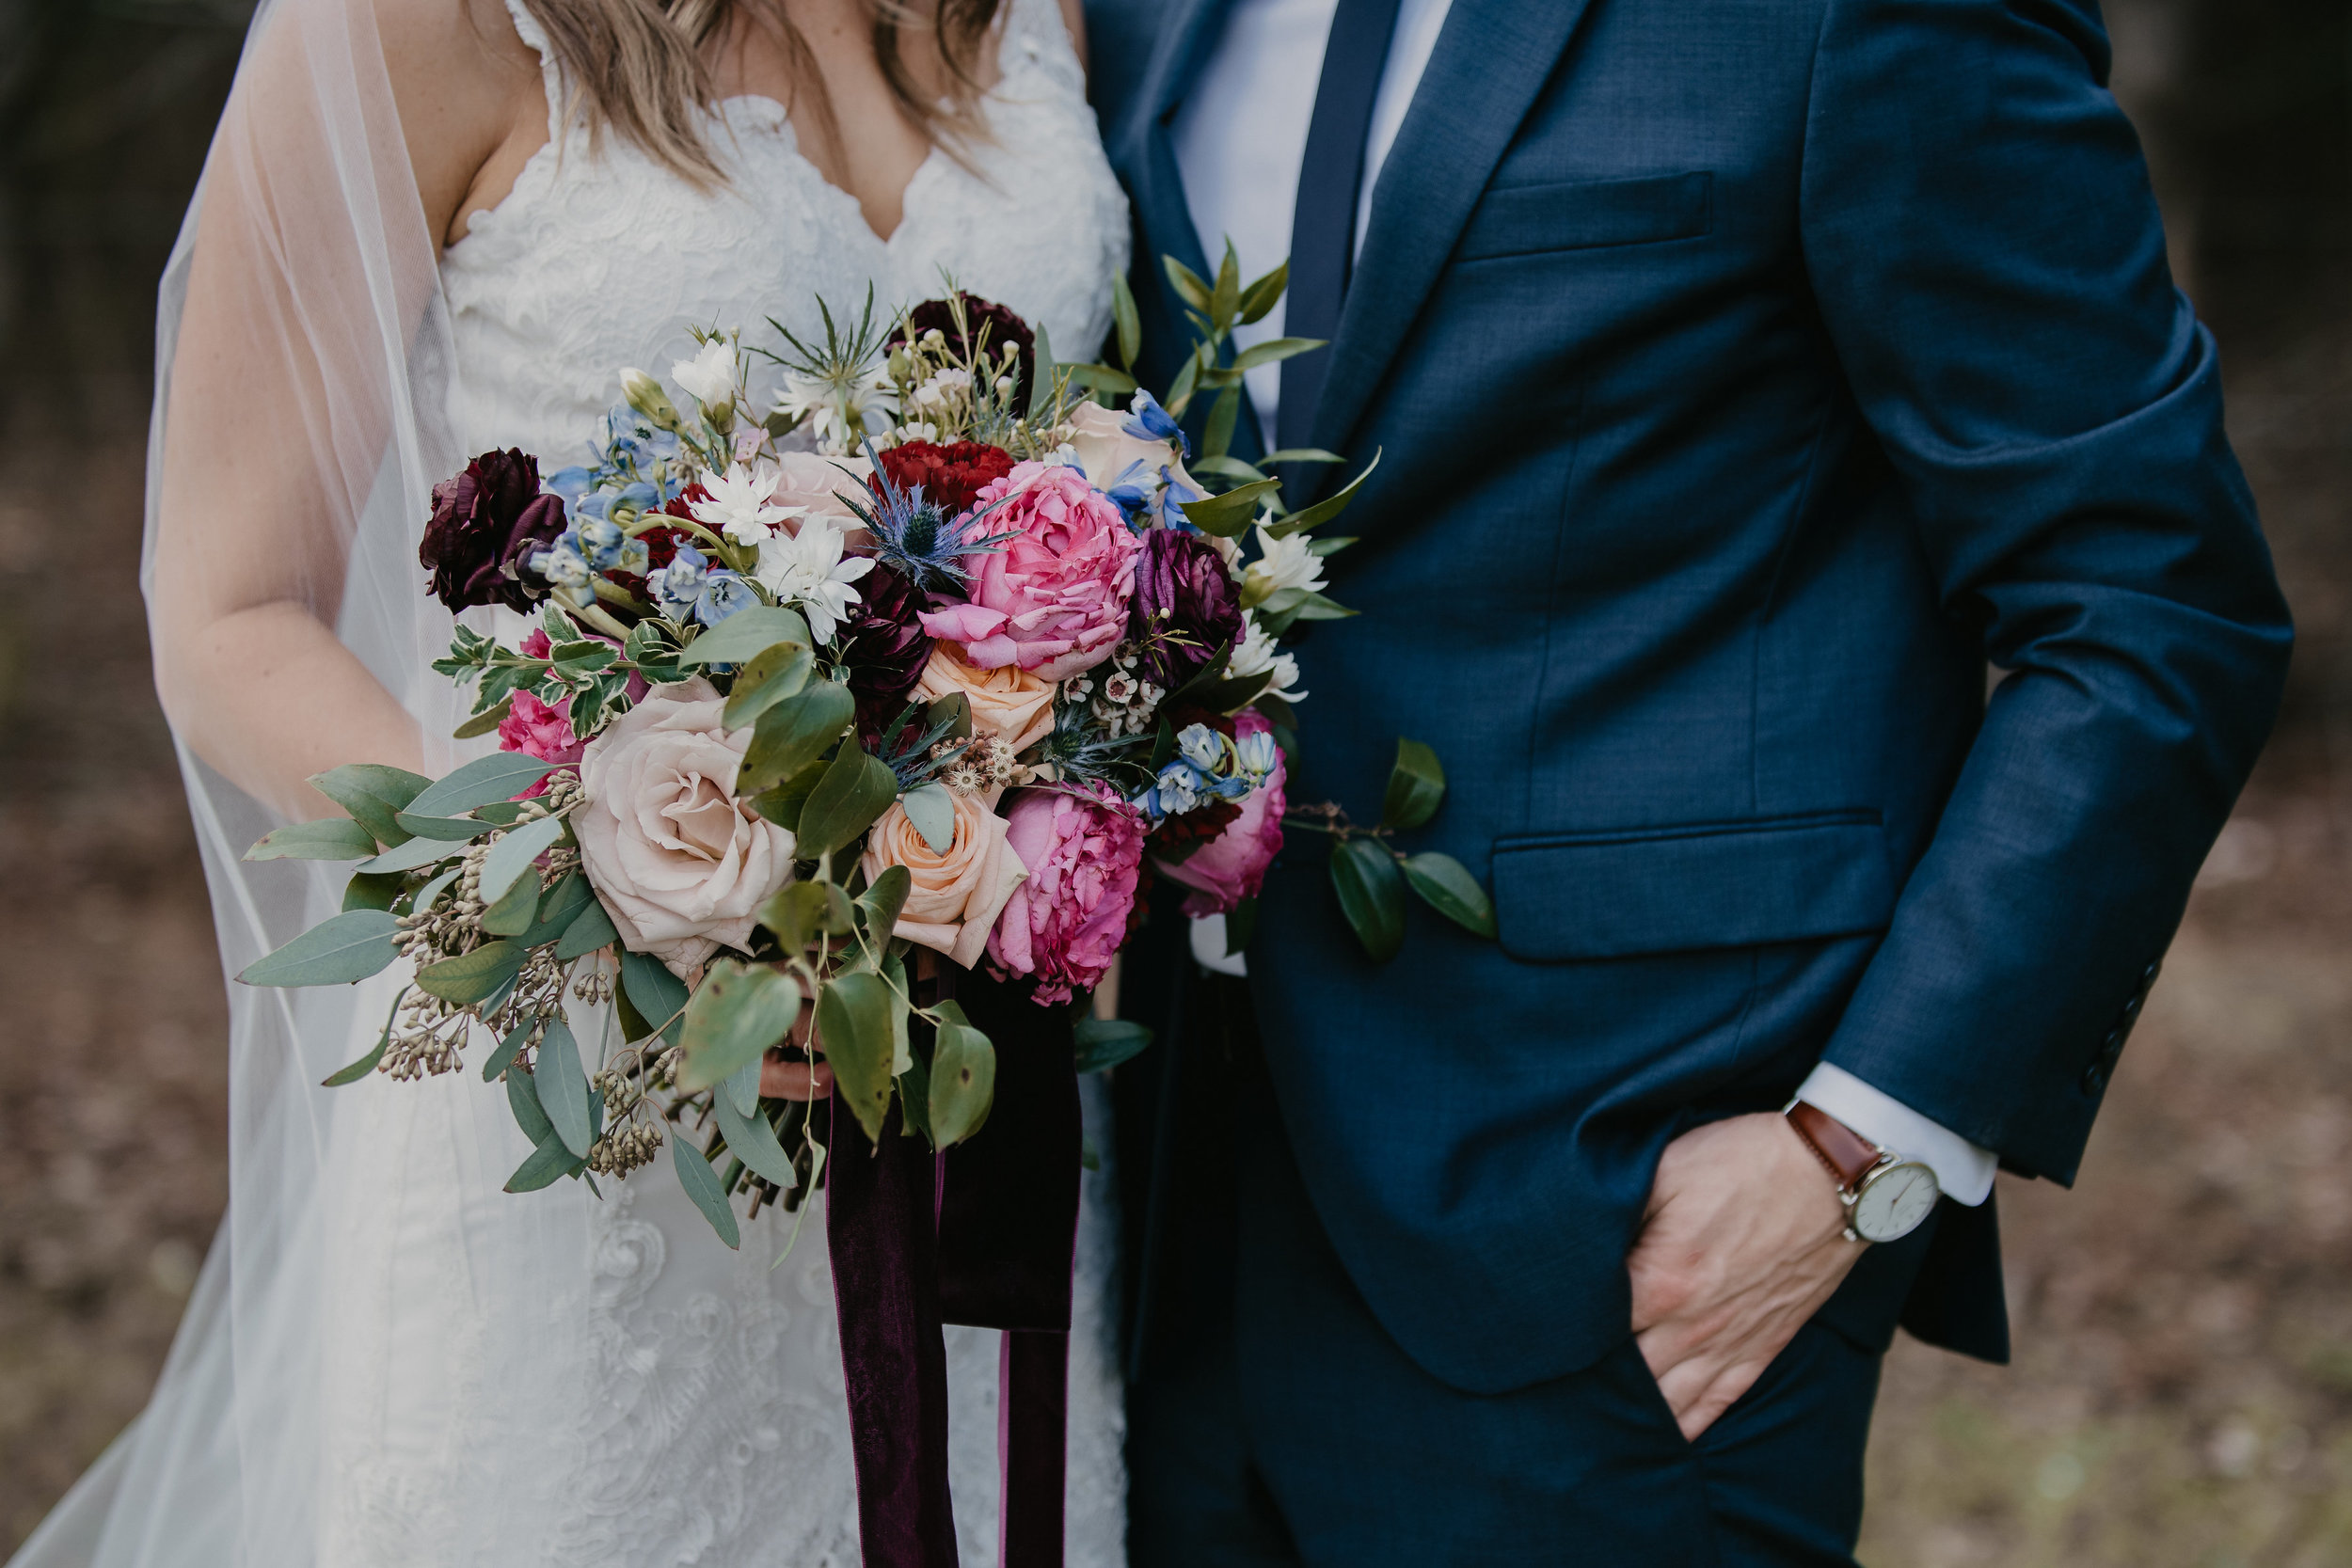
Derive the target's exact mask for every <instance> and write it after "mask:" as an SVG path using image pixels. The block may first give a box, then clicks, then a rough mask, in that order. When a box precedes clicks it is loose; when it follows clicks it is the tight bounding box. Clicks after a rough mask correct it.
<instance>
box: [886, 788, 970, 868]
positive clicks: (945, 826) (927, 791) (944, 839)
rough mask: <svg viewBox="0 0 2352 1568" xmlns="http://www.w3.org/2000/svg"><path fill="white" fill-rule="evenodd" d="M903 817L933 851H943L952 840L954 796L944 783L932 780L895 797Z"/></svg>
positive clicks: (954, 832)
mask: <svg viewBox="0 0 2352 1568" xmlns="http://www.w3.org/2000/svg"><path fill="white" fill-rule="evenodd" d="M898 804H899V805H900V806H901V807H902V808H903V809H904V810H905V812H906V814H907V820H908V821H909V822H912V823H914V831H915V832H918V833H921V834H922V835H923V842H924V843H925V844H927V845H929V846H930V851H931V853H932V854H934V855H944V854H946V852H947V851H948V850H949V849H950V848H951V847H954V845H955V842H956V798H955V797H954V796H953V795H950V794H949V793H948V792H947V786H946V784H939V783H937V782H933V783H931V784H924V785H923V786H921V787H920V788H918V789H910V790H908V791H907V792H906V793H905V794H904V795H901V796H900V797H898Z"/></svg>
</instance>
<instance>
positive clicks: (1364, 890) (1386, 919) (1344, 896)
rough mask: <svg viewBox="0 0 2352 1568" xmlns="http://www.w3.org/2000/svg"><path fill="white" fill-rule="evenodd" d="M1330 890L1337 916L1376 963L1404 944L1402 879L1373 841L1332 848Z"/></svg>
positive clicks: (1388, 855)
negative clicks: (1337, 907)
mask: <svg viewBox="0 0 2352 1568" xmlns="http://www.w3.org/2000/svg"><path fill="white" fill-rule="evenodd" d="M1331 886H1332V888H1333V890H1334V891H1336V892H1337V893H1338V894H1339V895H1340V912H1341V913H1343V914H1344V915H1345V916H1347V924H1348V925H1349V927H1352V928H1353V929H1354V930H1355V932H1356V940H1357V941H1359V942H1362V943H1363V944H1364V951H1365V952H1366V953H1368V954H1370V955H1371V956H1372V960H1373V961H1374V962H1375V963H1387V962H1388V961H1389V960H1390V959H1391V958H1395V957H1396V953H1397V949H1398V948H1399V947H1401V946H1403V945H1404V943H1405V878H1404V874H1403V873H1402V872H1400V871H1399V870H1398V869H1397V864H1396V858H1395V857H1394V856H1393V855H1392V854H1391V853H1390V851H1389V849H1388V848H1387V847H1386V846H1384V845H1382V844H1381V843H1380V842H1379V841H1378V840H1376V839H1373V838H1347V839H1342V840H1341V841H1340V842H1339V843H1338V844H1336V845H1334V846H1332V848H1331Z"/></svg>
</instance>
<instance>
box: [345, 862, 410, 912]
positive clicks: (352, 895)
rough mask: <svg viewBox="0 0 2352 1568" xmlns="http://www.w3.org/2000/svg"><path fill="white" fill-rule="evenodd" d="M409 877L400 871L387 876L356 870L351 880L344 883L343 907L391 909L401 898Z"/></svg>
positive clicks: (348, 908)
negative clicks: (402, 874) (401, 891)
mask: <svg viewBox="0 0 2352 1568" xmlns="http://www.w3.org/2000/svg"><path fill="white" fill-rule="evenodd" d="M407 885H408V879H406V878H405V877H403V876H401V875H400V874H399V873H398V872H393V873H391V874H389V875H387V876H371V875H370V874H369V873H367V872H365V871H355V872H353V873H352V874H351V880H350V881H348V882H345V883H344V884H343V908H344V909H347V910H389V909H390V908H391V907H392V906H393V905H394V904H395V903H397V902H399V900H400V890H401V889H402V888H404V887H406V886H407Z"/></svg>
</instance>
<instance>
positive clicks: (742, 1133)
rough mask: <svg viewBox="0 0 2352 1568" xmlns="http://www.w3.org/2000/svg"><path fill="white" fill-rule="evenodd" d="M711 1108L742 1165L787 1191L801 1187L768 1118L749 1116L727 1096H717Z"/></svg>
mask: <svg viewBox="0 0 2352 1568" xmlns="http://www.w3.org/2000/svg"><path fill="white" fill-rule="evenodd" d="M711 1104H712V1109H713V1110H714V1111H715V1112H716V1113H717V1115H718V1117H719V1132H720V1135H721V1136H723V1137H724V1138H725V1139H726V1141H727V1152H728V1153H730V1154H732V1155H734V1156H735V1157H736V1158H737V1159H739V1160H740V1161H742V1162H743V1166H744V1168H745V1169H746V1170H749V1171H750V1172H751V1173H752V1174H753V1175H755V1176H758V1177H761V1178H764V1179H765V1180H770V1181H772V1182H774V1183H775V1184H776V1185H777V1186H779V1187H782V1188H785V1189H786V1190H787V1191H789V1190H790V1189H791V1188H794V1187H797V1186H799V1185H800V1184H801V1178H800V1173H799V1172H798V1171H795V1170H794V1169H793V1168H792V1156H791V1155H789V1154H787V1153H786V1152H785V1148H784V1145H783V1144H782V1143H780V1142H779V1141H777V1138H776V1130H775V1129H774V1128H773V1127H771V1126H770V1125H769V1123H768V1118H767V1117H764V1116H762V1115H760V1114H759V1112H758V1111H757V1110H756V1109H754V1110H753V1111H751V1112H749V1113H748V1114H747V1113H745V1112H743V1111H741V1110H739V1109H738V1108H737V1106H736V1104H735V1101H733V1100H732V1099H731V1098H729V1097H728V1096H726V1095H724V1094H721V1095H718V1096H715V1097H714V1098H713V1100H712V1101H711Z"/></svg>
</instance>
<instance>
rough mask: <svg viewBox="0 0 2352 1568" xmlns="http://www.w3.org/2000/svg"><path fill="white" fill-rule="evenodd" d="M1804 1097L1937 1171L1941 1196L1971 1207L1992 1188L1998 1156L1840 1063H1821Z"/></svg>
mask: <svg viewBox="0 0 2352 1568" xmlns="http://www.w3.org/2000/svg"><path fill="white" fill-rule="evenodd" d="M1794 1098H1796V1099H1798V1100H1802V1101H1804V1102H1805V1103H1806V1104H1808V1105H1811V1106H1814V1107H1816V1108H1818V1109H1820V1110H1821V1111H1823V1112H1825V1113H1827V1114H1828V1115H1829V1116H1831V1117H1836V1119H1837V1120H1838V1121H1840V1122H1842V1123H1844V1124H1845V1125H1846V1126H1848V1127H1850V1128H1851V1129H1853V1131H1854V1132H1858V1133H1860V1134H1861V1135H1862V1136H1863V1137H1865V1138H1867V1139H1868V1140H1869V1141H1870V1142H1872V1143H1874V1144H1877V1145H1879V1146H1880V1147H1882V1148H1888V1149H1892V1150H1894V1151H1895V1152H1896V1153H1898V1154H1899V1155H1901V1156H1902V1157H1903V1158H1905V1159H1907V1160H1916V1161H1918V1162H1919V1163H1920V1164H1923V1165H1925V1166H1927V1167H1928V1168H1929V1169H1930V1170H1931V1171H1933V1172H1935V1183H1936V1185H1937V1186H1938V1187H1940V1188H1942V1189H1943V1193H1944V1196H1946V1197H1948V1198H1950V1199H1951V1200H1952V1201H1953V1202H1955V1203H1961V1204H1965V1205H1967V1206H1968V1207H1970V1208H1974V1207H1976V1206H1977V1205H1978V1204H1979V1203H1982V1202H1983V1201H1984V1200H1985V1198H1986V1196H1989V1195H1990V1194H1991V1193H1992V1191H1993V1173H1994V1169H1995V1167H1996V1166H1997V1165H1998V1164H1999V1161H1998V1158H1997V1157H1996V1156H1995V1155H1994V1152H1993V1151H1992V1150H1991V1149H1989V1148H1979V1147H1978V1146H1977V1145H1975V1144H1972V1143H1970V1142H1969V1141H1968V1140H1967V1139H1965V1138H1963V1137H1962V1136H1961V1135H1960V1134H1959V1133H1957V1132H1953V1131H1952V1130H1951V1129H1950V1128H1948V1127H1946V1126H1944V1125H1942V1124H1941V1123H1939V1122H1936V1121H1934V1120H1931V1118H1929V1117H1924V1116H1921V1115H1920V1114H1919V1113H1918V1112H1916V1111H1915V1110H1913V1109H1912V1108H1911V1107H1910V1106H1908V1105H1905V1104H1904V1103H1903V1102H1902V1101H1899V1100H1897V1099H1896V1098H1895V1097H1894V1096H1893V1095H1890V1094H1888V1093H1886V1092H1885V1091H1884V1090H1883V1089H1880V1088H1878V1087H1877V1086H1876V1085H1871V1084H1868V1083H1866V1082H1864V1081H1863V1080H1862V1079H1860V1078H1857V1077H1855V1076H1854V1075H1853V1074H1852V1073H1851V1072H1848V1071H1847V1070H1846V1069H1843V1068H1840V1067H1833V1066H1831V1065H1830V1064H1829V1063H1827V1062H1822V1063H1820V1065H1818V1066H1817V1067H1815V1068H1814V1069H1813V1070H1812V1072H1811V1073H1810V1074H1808V1075H1807V1076H1806V1078H1805V1081H1804V1083H1803V1084H1802V1085H1799V1086H1798V1088H1797V1092H1796V1095H1795V1096H1794Z"/></svg>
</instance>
